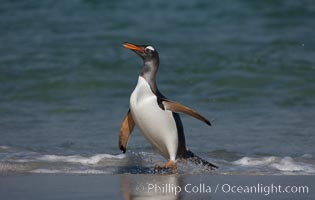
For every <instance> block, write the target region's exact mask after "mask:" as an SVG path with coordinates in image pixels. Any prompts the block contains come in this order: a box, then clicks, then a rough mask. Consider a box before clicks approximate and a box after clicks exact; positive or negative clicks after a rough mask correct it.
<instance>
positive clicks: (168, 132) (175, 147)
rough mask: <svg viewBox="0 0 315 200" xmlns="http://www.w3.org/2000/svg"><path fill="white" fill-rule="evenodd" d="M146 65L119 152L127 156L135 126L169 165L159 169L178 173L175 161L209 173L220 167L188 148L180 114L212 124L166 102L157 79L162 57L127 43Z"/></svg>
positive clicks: (144, 47) (126, 46)
mask: <svg viewBox="0 0 315 200" xmlns="http://www.w3.org/2000/svg"><path fill="white" fill-rule="evenodd" d="M124 47H125V48H127V49H130V50H132V51H134V52H135V53H137V54H138V55H139V56H140V57H141V58H142V59H143V62H144V66H143V69H142V72H141V73H140V75H139V77H138V83H137V86H136V88H135V89H134V91H133V92H132V94H131V96H130V108H129V111H128V112H127V114H126V116H125V118H124V120H123V122H122V125H121V128H120V135H119V148H120V149H121V150H122V151H123V152H124V153H125V152H126V147H127V143H128V139H129V136H130V134H131V132H132V130H133V128H134V126H135V125H136V126H137V127H138V128H139V129H140V131H141V132H142V134H143V136H144V137H145V138H146V139H147V140H148V141H149V142H150V143H151V144H152V146H153V147H155V148H156V149H157V150H158V151H159V152H160V154H161V155H162V156H163V157H164V158H166V159H167V160H168V161H167V162H166V163H165V164H164V165H162V166H160V167H159V168H171V169H176V164H175V162H176V159H183V158H184V159H190V160H193V161H194V162H195V163H197V164H203V165H205V166H207V167H209V168H210V169H215V168H217V166H215V165H213V164H211V163H209V162H208V161H205V160H203V159H201V158H200V157H198V156H197V155H195V154H194V153H192V152H191V151H189V150H188V149H187V148H186V143H185V135H184V129H183V125H182V122H181V119H180V116H179V114H178V113H185V114H188V115H191V116H193V117H195V118H197V119H199V120H201V121H203V122H205V123H206V124H207V125H209V126H210V125H211V124H210V122H209V121H208V120H207V119H206V118H204V117H203V116H201V115H200V114H198V113H197V112H196V111H194V110H192V109H190V108H188V107H187V106H184V105H182V104H180V103H177V102H174V101H171V100H169V99H167V98H166V97H165V96H164V95H162V93H161V92H160V91H159V90H158V87H157V84H156V80H155V76H156V73H157V71H158V68H159V54H158V52H157V51H156V49H154V48H153V47H152V46H149V45H135V44H131V43H127V42H125V43H124Z"/></svg>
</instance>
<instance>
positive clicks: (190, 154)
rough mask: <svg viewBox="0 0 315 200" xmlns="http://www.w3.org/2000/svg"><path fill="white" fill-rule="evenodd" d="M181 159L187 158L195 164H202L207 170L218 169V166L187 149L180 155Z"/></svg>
mask: <svg viewBox="0 0 315 200" xmlns="http://www.w3.org/2000/svg"><path fill="white" fill-rule="evenodd" d="M180 158H181V159H185V160H189V161H191V162H193V163H195V164H196V165H202V166H204V167H206V168H207V169H209V170H215V169H218V168H219V167H218V166H216V165H214V164H212V163H210V162H208V161H206V160H204V159H202V158H201V157H199V156H198V155H196V154H194V153H193V152H192V151H190V150H187V151H186V153H185V155H182V156H180Z"/></svg>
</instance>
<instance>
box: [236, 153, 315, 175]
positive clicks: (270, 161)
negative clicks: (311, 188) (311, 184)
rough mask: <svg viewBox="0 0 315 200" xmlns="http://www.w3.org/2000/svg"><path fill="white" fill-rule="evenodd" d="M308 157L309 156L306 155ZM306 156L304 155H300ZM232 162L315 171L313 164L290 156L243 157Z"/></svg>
mask: <svg viewBox="0 0 315 200" xmlns="http://www.w3.org/2000/svg"><path fill="white" fill-rule="evenodd" d="M308 157H309V156H308ZM301 158H306V156H304V155H303V156H301ZM232 164H234V165H238V166H243V167H244V166H245V167H269V168H273V169H276V170H279V171H283V172H305V173H311V174H314V173H315V168H314V165H312V164H308V163H305V162H299V161H296V160H295V159H294V158H292V157H289V156H287V157H276V156H269V157H260V158H259V157H258V158H254V157H243V158H240V159H239V160H236V161H233V162H232Z"/></svg>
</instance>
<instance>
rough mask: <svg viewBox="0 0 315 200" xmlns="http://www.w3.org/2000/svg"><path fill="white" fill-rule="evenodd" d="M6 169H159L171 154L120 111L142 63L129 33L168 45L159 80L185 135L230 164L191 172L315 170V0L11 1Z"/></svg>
mask: <svg viewBox="0 0 315 200" xmlns="http://www.w3.org/2000/svg"><path fill="white" fill-rule="evenodd" d="M0 16H1V17H0V173H1V174H3V173H4V174H6V173H79V174H90V173H92V174H121V173H155V171H154V170H153V168H154V166H155V165H156V164H160V163H163V162H164V161H165V160H164V158H162V157H161V156H160V155H158V153H156V152H155V151H154V150H152V148H151V146H150V145H149V144H148V142H146V140H145V139H144V138H143V137H142V135H141V133H140V132H139V131H138V130H135V131H134V133H133V134H132V137H131V138H130V141H129V145H128V151H127V153H126V154H122V153H121V152H120V150H119V149H118V134H119V128H120V123H121V122H122V119H123V117H124V115H125V113H126V112H127V110H128V107H129V106H128V104H129V95H130V94H131V92H132V90H133V88H134V87H135V85H136V81H137V77H138V74H139V72H140V71H141V67H142V62H141V59H140V58H139V57H138V56H136V55H135V54H134V53H132V52H130V51H129V50H127V49H124V48H123V47H122V44H123V42H125V41H128V42H132V43H136V44H150V45H152V46H154V47H155V48H156V49H157V50H158V51H159V54H160V64H161V65H160V71H159V74H158V86H159V89H160V90H161V92H162V93H163V94H164V95H166V96H167V97H168V98H170V99H172V100H174V101H178V102H181V103H182V104H184V105H188V106H189V107H191V108H194V109H195V110H197V111H198V112H200V113H201V114H202V115H204V116H206V117H207V118H208V119H209V120H210V121H211V123H212V126H211V127H208V126H206V125H204V124H203V123H201V122H199V121H197V120H195V119H194V118H191V117H189V116H185V115H181V116H182V120H183V123H184V128H185V132H186V140H187V146H188V147H189V148H190V149H191V150H192V151H193V152H195V153H196V154H198V155H200V156H201V157H203V158H205V159H206V160H209V161H211V162H213V163H215V164H217V165H218V166H219V169H218V170H216V171H215V172H208V171H206V170H205V169H203V167H202V166H197V167H196V166H194V164H193V163H185V162H180V163H179V164H178V166H179V173H183V174H186V173H187V174H204V173H214V174H241V175H243V174H263V175H273V174H307V175H308V174H312V175H314V174H315V158H314V156H315V148H314V144H315V137H314V129H315V123H314V122H315V121H314V120H315V79H314V77H315V39H314V32H315V26H314V17H315V4H314V3H313V1H311V0H300V1H295V0H287V1H271V0H270V1H269V0H268V1H242V0H235V1H201V0H199V1H178V0H175V1H146V2H143V1H138V0H137V1H120V0H118V1H117V0H116V1H100V0H69V1H49V0H47V1H35V0H29V1H3V2H2V3H1V5H0Z"/></svg>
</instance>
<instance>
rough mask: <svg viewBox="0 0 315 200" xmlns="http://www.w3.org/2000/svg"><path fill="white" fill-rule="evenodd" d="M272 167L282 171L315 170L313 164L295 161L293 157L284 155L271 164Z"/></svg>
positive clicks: (311, 171) (312, 171)
mask: <svg viewBox="0 0 315 200" xmlns="http://www.w3.org/2000/svg"><path fill="white" fill-rule="evenodd" d="M271 167H273V168H276V169H278V170H280V171H291V172H292V171H302V172H310V173H314V172H315V169H314V168H312V167H311V166H309V165H307V164H304V163H298V162H295V161H294V160H293V158H291V157H284V158H282V159H280V160H279V161H278V162H277V163H273V164H271Z"/></svg>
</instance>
